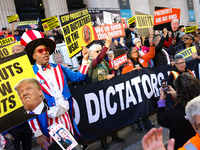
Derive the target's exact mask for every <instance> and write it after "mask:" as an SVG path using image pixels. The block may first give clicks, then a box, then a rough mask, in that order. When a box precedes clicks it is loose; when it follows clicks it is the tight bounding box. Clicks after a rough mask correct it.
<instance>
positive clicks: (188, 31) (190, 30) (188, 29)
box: [185, 25, 198, 33]
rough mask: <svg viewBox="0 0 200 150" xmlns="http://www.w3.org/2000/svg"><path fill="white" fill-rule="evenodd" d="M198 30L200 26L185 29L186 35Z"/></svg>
mask: <svg viewBox="0 0 200 150" xmlns="http://www.w3.org/2000/svg"><path fill="white" fill-rule="evenodd" d="M197 29H198V25H196V26H191V27H186V28H185V33H190V32H194V31H195V30H197Z"/></svg>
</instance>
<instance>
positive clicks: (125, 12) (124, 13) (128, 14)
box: [120, 9, 132, 20]
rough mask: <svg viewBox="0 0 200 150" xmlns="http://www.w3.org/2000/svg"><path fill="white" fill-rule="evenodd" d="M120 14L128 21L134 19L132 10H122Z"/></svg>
mask: <svg viewBox="0 0 200 150" xmlns="http://www.w3.org/2000/svg"><path fill="white" fill-rule="evenodd" d="M120 13H121V17H122V18H126V20H127V19H129V18H131V17H132V14H131V10H130V9H121V10H120Z"/></svg>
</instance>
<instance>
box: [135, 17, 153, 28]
mask: <svg viewBox="0 0 200 150" xmlns="http://www.w3.org/2000/svg"><path fill="white" fill-rule="evenodd" d="M135 18H136V24H137V28H148V27H149V26H151V27H153V17H152V16H151V15H136V16H135Z"/></svg>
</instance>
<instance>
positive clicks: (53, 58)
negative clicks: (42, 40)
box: [49, 43, 79, 71]
mask: <svg viewBox="0 0 200 150" xmlns="http://www.w3.org/2000/svg"><path fill="white" fill-rule="evenodd" d="M49 62H51V63H56V64H61V65H63V66H66V65H67V66H68V68H69V69H71V70H74V71H75V70H78V65H79V63H78V59H77V55H76V56H74V57H73V58H71V59H70V58H69V53H68V50H67V47H66V43H61V44H56V49H55V51H54V52H53V54H51V55H50V59H49Z"/></svg>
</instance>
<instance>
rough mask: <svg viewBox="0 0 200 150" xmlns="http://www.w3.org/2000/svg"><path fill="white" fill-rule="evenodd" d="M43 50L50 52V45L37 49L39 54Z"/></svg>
mask: <svg viewBox="0 0 200 150" xmlns="http://www.w3.org/2000/svg"><path fill="white" fill-rule="evenodd" d="M44 51H45V52H50V47H45V48H40V49H37V52H38V53H40V54H42V53H43V52H44Z"/></svg>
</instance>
